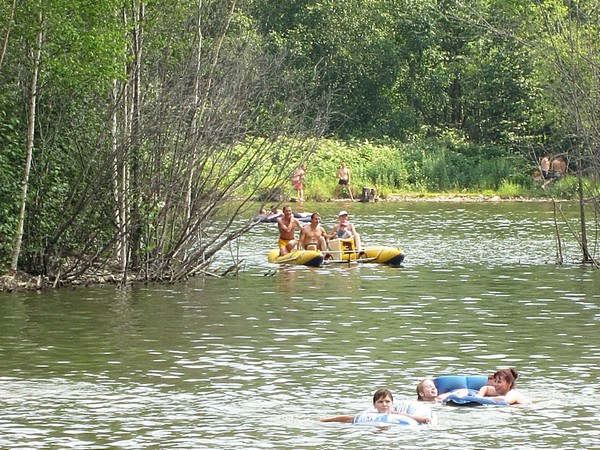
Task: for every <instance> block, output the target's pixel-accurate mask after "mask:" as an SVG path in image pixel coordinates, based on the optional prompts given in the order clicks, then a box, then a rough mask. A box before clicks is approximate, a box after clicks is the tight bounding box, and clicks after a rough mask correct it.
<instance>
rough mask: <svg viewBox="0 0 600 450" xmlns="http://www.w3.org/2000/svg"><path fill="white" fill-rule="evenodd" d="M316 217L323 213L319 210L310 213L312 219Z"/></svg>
mask: <svg viewBox="0 0 600 450" xmlns="http://www.w3.org/2000/svg"><path fill="white" fill-rule="evenodd" d="M315 217H321V214H319V213H318V212H314V213H312V214H311V215H310V218H311V219H314V218H315Z"/></svg>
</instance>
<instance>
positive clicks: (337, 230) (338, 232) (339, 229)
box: [329, 211, 362, 251]
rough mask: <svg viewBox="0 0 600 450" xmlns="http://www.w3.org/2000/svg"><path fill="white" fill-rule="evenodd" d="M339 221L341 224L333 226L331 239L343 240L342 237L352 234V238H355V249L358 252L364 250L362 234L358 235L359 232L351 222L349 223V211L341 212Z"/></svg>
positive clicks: (330, 234)
mask: <svg viewBox="0 0 600 450" xmlns="http://www.w3.org/2000/svg"><path fill="white" fill-rule="evenodd" d="M338 219H339V222H338V223H336V224H335V225H334V226H333V228H332V229H331V233H329V239H337V238H342V236H345V235H347V233H350V235H351V237H354V247H355V248H356V250H358V251H360V250H362V242H361V240H360V234H358V231H356V228H355V227H354V225H353V224H352V223H351V222H348V211H340V213H339V214H338ZM342 224H343V226H342Z"/></svg>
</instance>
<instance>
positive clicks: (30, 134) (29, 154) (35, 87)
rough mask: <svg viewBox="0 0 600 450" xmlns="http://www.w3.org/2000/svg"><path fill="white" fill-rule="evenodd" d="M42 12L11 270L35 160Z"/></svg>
mask: <svg viewBox="0 0 600 450" xmlns="http://www.w3.org/2000/svg"><path fill="white" fill-rule="evenodd" d="M42 19H43V17H42V12H41V11H40V12H39V14H38V20H39V27H40V28H39V30H38V33H37V38H36V46H35V48H34V49H33V52H34V53H33V69H32V73H31V85H30V89H31V91H30V94H29V114H28V117H27V147H26V152H25V153H26V156H25V170H24V172H23V188H22V190H21V205H20V207H19V218H18V222H17V236H16V240H15V248H14V251H13V255H12V262H11V265H10V268H11V270H13V271H15V270H17V267H18V263H19V256H20V254H21V242H22V241H23V229H24V224H25V210H26V208H27V191H28V189H29V174H30V172H31V162H32V160H33V141H34V135H35V110H36V104H37V90H38V75H39V71H40V65H41V60H42V44H43V41H44V31H43V28H42V26H43V20H42Z"/></svg>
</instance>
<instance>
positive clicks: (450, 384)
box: [433, 375, 508, 406]
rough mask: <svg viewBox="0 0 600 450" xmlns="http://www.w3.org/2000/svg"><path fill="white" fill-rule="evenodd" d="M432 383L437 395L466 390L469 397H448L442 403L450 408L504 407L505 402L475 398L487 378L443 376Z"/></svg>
mask: <svg viewBox="0 0 600 450" xmlns="http://www.w3.org/2000/svg"><path fill="white" fill-rule="evenodd" d="M433 383H434V384H435V387H436V388H437V390H438V394H445V393H447V392H454V391H458V390H459V389H468V391H469V395H466V396H458V395H450V396H448V397H446V398H445V399H444V401H443V402H442V403H444V404H445V405H450V406H480V405H495V406H506V405H508V403H506V402H498V401H495V400H492V399H490V398H486V397H476V396H475V394H477V392H478V391H479V389H481V388H482V387H483V386H485V385H486V384H487V377H486V376H484V375H472V376H461V375H444V376H440V377H437V378H434V380H433Z"/></svg>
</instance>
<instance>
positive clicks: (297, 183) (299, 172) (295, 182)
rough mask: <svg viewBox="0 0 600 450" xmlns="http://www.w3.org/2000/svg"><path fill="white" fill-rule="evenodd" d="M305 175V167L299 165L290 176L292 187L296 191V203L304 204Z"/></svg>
mask: <svg viewBox="0 0 600 450" xmlns="http://www.w3.org/2000/svg"><path fill="white" fill-rule="evenodd" d="M305 175H306V166H305V165H304V164H301V165H300V166H299V167H298V168H297V169H296V170H294V173H293V174H292V186H294V189H295V190H296V195H297V196H298V201H299V202H300V203H302V202H304V176H305Z"/></svg>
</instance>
